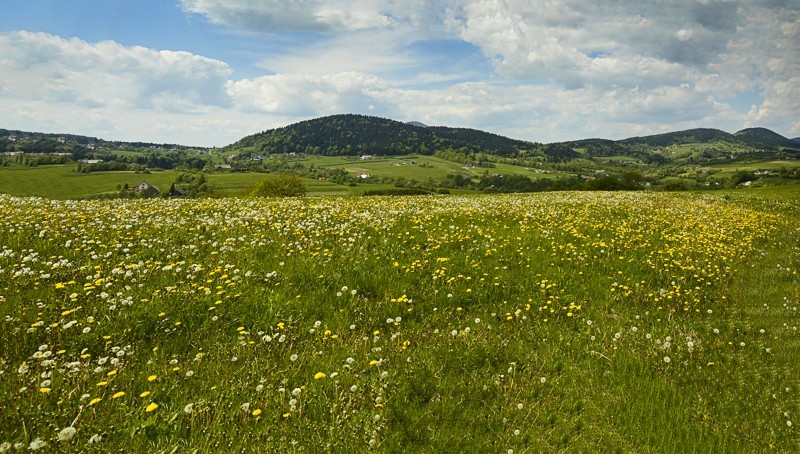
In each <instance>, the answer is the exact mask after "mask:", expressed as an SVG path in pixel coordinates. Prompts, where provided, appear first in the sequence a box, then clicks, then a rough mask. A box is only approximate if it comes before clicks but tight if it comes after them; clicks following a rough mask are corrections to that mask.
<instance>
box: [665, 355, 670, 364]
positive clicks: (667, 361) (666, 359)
mask: <svg viewBox="0 0 800 454" xmlns="http://www.w3.org/2000/svg"><path fill="white" fill-rule="evenodd" d="M670 361H672V360H671V359H669V356H665V357H664V362H665V363H667V364H669V362H670Z"/></svg>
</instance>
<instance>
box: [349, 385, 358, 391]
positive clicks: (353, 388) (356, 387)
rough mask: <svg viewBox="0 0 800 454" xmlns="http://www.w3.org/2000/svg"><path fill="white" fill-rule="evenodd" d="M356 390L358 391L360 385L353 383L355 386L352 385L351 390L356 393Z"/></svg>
mask: <svg viewBox="0 0 800 454" xmlns="http://www.w3.org/2000/svg"><path fill="white" fill-rule="evenodd" d="M356 391H358V386H357V385H353V386H351V387H350V392H352V393H354V392H356Z"/></svg>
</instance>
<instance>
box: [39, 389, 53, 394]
mask: <svg viewBox="0 0 800 454" xmlns="http://www.w3.org/2000/svg"><path fill="white" fill-rule="evenodd" d="M50 391H51V390H50V388H39V392H40V393H42V394H47V393H49V392H50Z"/></svg>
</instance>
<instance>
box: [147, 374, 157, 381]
mask: <svg viewBox="0 0 800 454" xmlns="http://www.w3.org/2000/svg"><path fill="white" fill-rule="evenodd" d="M157 378H158V376H156V375H151V376H149V377H147V381H155V380H156V379H157Z"/></svg>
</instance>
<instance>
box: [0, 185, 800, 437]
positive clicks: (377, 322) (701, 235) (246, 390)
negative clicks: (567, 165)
mask: <svg viewBox="0 0 800 454" xmlns="http://www.w3.org/2000/svg"><path fill="white" fill-rule="evenodd" d="M319 184H320V185H321V186H320V188H325V186H324V185H325V184H328V183H326V182H319ZM341 188H345V187H341ZM346 188H352V187H346ZM355 188H360V186H356V187H355ZM330 189H334V188H332V187H331V188H330ZM796 193H797V189H796V188H764V189H757V190H748V191H741V190H740V191H726V192H719V193H715V194H714V195H707V194H657V193H547V194H537V195H508V196H467V197H464V196H450V197H442V196H436V197H426V196H423V197H308V198H299V199H282V200H256V199H216V200H215V199H204V200H163V199H159V200H116V201H87V202H75V201H63V202H62V201H51V200H44V199H19V198H11V197H7V196H0V210H2V212H3V214H4V215H3V216H2V217H0V282H2V284H0V315H2V317H0V408H3V409H4V410H6V411H4V412H3V413H2V416H0V447H4V446H5V445H3V443H8V444H9V445H8V446H13V445H15V444H21V445H22V446H24V447H28V445H29V444H30V443H31V442H33V441H35V440H36V439H37V438H38V439H39V440H41V441H43V442H46V443H47V447H48V448H49V449H52V450H56V449H57V450H61V451H65V452H84V451H97V452H109V451H119V450H125V451H136V452H138V451H155V452H161V451H166V452H172V451H173V450H175V449H177V450H178V451H184V450H186V451H189V452H191V451H193V450H195V449H196V450H198V451H199V452H214V451H217V452H218V451H247V452H276V451H286V452H295V451H299V450H300V449H301V448H302V449H303V450H305V451H310V452H319V451H333V452H363V451H367V450H370V449H373V450H376V451H380V452H414V451H433V452H508V450H513V451H514V452H607V451H610V452H768V451H776V452H797V451H798V450H800V436H798V434H797V429H796V424H797V423H798V421H800V417H798V414H799V413H798V412H800V378H799V377H798V375H797V366H796V365H797V364H798V361H800V352H799V351H798V349H799V348H800V338H799V337H798V334H797V325H798V324H799V323H800V315H799V314H798V312H797V306H798V303H800V301H798V300H800V293H798V288H800V287H798V285H800V280H799V279H798V275H797V269H798V267H800V230H798V229H797V227H796V226H797V225H798V224H800V223H799V222H798V221H800V204H799V203H798V200H800V199H798V198H797V197H796ZM762 330H763V331H762ZM115 396H116V397H115ZM148 408H149V409H150V411H148ZM790 423H791V425H790ZM70 425H72V426H73V427H74V428H75V429H77V432H76V433H75V434H74V436H73V437H72V438H71V439H69V440H63V441H59V439H58V434H59V432H60V431H61V430H62V429H64V428H65V427H68V426H70ZM95 435H97V436H101V437H102V441H101V442H100V443H99V444H97V445H94V444H87V443H88V442H89V440H90V439H92V437H93V436H95Z"/></svg>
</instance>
